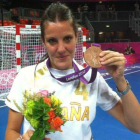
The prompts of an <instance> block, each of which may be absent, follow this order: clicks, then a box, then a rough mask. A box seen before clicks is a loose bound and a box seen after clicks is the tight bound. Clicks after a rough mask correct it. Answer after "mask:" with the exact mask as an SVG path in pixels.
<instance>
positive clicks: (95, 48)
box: [84, 43, 102, 68]
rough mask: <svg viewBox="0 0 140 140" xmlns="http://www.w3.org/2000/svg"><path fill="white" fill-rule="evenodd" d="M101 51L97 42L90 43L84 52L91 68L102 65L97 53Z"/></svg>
mask: <svg viewBox="0 0 140 140" xmlns="http://www.w3.org/2000/svg"><path fill="white" fill-rule="evenodd" d="M101 52H102V50H101V46H100V45H99V44H95V43H92V45H91V47H90V48H88V49H87V50H86V52H85V53H84V59H85V61H86V63H87V64H88V65H89V66H91V67H92V68H100V67H101V66H102V65H101V63H100V60H99V59H100V57H99V54H100V53H101Z"/></svg>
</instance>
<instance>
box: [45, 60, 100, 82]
mask: <svg viewBox="0 0 140 140" xmlns="http://www.w3.org/2000/svg"><path fill="white" fill-rule="evenodd" d="M49 64H50V59H49V58H48V60H47V61H46V65H47V68H48V69H49V72H50V66H49ZM73 67H74V70H75V72H74V73H71V74H69V75H66V76H63V77H60V78H56V77H55V76H54V75H53V74H52V73H51V72H50V74H51V76H52V77H53V78H55V79H56V80H58V81H60V82H70V81H73V80H76V79H80V80H81V81H82V82H83V83H84V84H88V83H92V82H93V81H94V80H95V78H96V75H97V68H91V67H90V66H87V67H86V68H85V69H82V70H79V69H78V67H77V65H76V64H75V63H74V62H73ZM90 68H91V78H90V80H89V81H87V80H86V79H85V78H84V77H83V76H84V75H85V74H86V73H87V72H88V71H89V69H90Z"/></svg>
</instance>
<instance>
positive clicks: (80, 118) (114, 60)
mask: <svg viewBox="0 0 140 140" xmlns="http://www.w3.org/2000/svg"><path fill="white" fill-rule="evenodd" d="M41 37H42V42H43V43H44V45H45V47H46V50H47V55H46V57H44V59H43V60H42V62H40V63H39V64H38V65H37V66H29V67H26V68H23V69H22V70H21V71H20V72H19V74H18V75H17V77H16V79H15V81H14V84H13V86H12V89H11V92H10V94H9V95H8V97H7V101H6V104H7V105H8V106H9V107H10V111H9V119H8V125H7V130H6V136H5V140H9V139H10V140H15V139H18V138H19V139H22V140H29V139H30V137H31V136H32V134H33V129H32V128H31V126H30V124H29V123H28V122H27V121H26V120H25V119H24V116H23V115H22V114H21V113H19V111H18V110H17V108H16V107H15V105H14V104H13V102H12V100H13V99H15V100H16V102H17V103H18V105H20V106H22V96H23V95H22V92H24V91H25V90H27V91H34V92H38V91H40V90H42V89H45V90H48V92H49V93H52V92H55V96H57V97H58V98H59V99H60V100H61V101H62V102H63V104H62V107H63V113H64V116H65V118H66V120H67V122H66V123H65V125H64V126H62V128H61V129H62V131H63V132H61V133H60V132H56V133H52V134H49V135H47V138H51V140H56V139H59V140H66V139H67V140H78V139H79V140H91V139H92V133H91V129H90V127H89V126H90V124H91V123H92V121H93V120H94V118H95V112H96V105H99V106H100V107H101V108H102V109H103V110H105V111H107V112H108V113H109V114H111V115H112V116H113V117H115V118H116V119H117V120H118V121H120V122H121V123H122V124H123V125H124V126H126V127H127V128H128V129H130V130H132V131H134V132H136V133H140V106H139V103H138V101H137V99H136V98H135V96H134V94H133V92H132V91H131V89H130V86H128V83H127V82H126V79H125V77H124V64H125V58H124V56H123V54H120V53H118V52H112V51H102V52H101V53H100V62H101V64H102V65H103V66H105V68H106V70H107V72H109V73H110V75H111V76H112V77H113V79H114V81H115V83H116V86H117V88H118V90H119V92H121V93H122V94H125V95H122V96H121V98H120V97H119V96H117V94H116V93H115V92H114V91H112V89H111V88H110V87H109V86H108V85H107V83H106V82H105V80H104V79H103V77H102V76H101V75H100V73H99V72H97V75H96V78H95V80H94V82H92V83H89V84H84V83H83V82H81V80H79V79H76V80H73V81H70V82H62V81H59V80H57V78H58V77H63V76H65V75H69V74H71V73H74V72H75V68H74V67H73V65H74V64H75V65H76V66H77V67H78V69H80V70H81V69H83V68H82V66H80V65H78V64H77V63H76V62H75V60H73V57H74V53H75V44H76V41H77V27H76V23H75V20H74V18H73V15H72V13H71V11H70V10H69V8H68V7H67V6H65V5H63V4H61V3H59V2H58V3H52V4H51V5H50V6H49V7H48V8H47V9H46V11H45V13H44V15H43V17H42V20H41ZM48 57H49V59H47V58H48ZM48 60H49V61H50V63H49V68H48V67H46V61H47V62H48ZM34 72H35V75H36V74H38V75H39V77H38V78H35V77H34ZM50 72H51V74H52V75H54V77H55V78H53V77H52V76H51V75H50ZM84 77H85V79H87V80H88V79H90V77H91V70H89V71H88V73H87V74H85V75H84ZM54 87H55V88H54ZM123 91H124V92H123ZM23 120H24V123H23V125H24V131H23V134H22V136H20V128H21V125H22V122H23Z"/></svg>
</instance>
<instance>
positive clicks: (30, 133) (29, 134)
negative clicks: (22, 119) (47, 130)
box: [21, 129, 51, 140]
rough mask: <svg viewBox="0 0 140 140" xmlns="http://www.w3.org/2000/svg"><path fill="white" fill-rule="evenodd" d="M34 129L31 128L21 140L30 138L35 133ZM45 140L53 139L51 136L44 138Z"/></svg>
mask: <svg viewBox="0 0 140 140" xmlns="http://www.w3.org/2000/svg"><path fill="white" fill-rule="evenodd" d="M33 133H34V131H33V130H31V129H29V130H27V132H26V133H24V134H23V135H22V139H21V140H30V138H31V136H32V135H33ZM43 140H51V139H50V138H44V139H43Z"/></svg>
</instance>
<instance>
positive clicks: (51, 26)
mask: <svg viewBox="0 0 140 140" xmlns="http://www.w3.org/2000/svg"><path fill="white" fill-rule="evenodd" d="M44 27H45V28H44V30H45V35H51V34H57V33H59V34H63V33H71V34H73V33H74V29H73V27H72V25H71V24H70V22H68V21H62V22H46V23H45V24H44Z"/></svg>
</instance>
